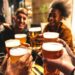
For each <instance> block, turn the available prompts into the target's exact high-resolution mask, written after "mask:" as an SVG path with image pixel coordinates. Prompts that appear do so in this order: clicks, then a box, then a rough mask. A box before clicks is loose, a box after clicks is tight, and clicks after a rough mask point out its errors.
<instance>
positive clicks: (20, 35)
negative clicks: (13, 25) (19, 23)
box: [15, 34, 27, 44]
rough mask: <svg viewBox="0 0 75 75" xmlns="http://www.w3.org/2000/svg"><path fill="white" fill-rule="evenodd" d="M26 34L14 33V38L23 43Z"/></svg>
mask: <svg viewBox="0 0 75 75" xmlns="http://www.w3.org/2000/svg"><path fill="white" fill-rule="evenodd" d="M26 37H27V35H26V34H15V39H18V40H20V42H21V44H25V43H26V41H27V39H26Z"/></svg>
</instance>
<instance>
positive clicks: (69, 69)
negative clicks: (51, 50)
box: [58, 63, 74, 75]
mask: <svg viewBox="0 0 75 75" xmlns="http://www.w3.org/2000/svg"><path fill="white" fill-rule="evenodd" d="M58 68H59V70H61V71H62V72H63V73H64V74H66V75H71V73H72V71H73V69H74V66H72V65H70V64H69V65H68V64H67V63H66V64H65V63H62V64H60V65H59V66H58Z"/></svg>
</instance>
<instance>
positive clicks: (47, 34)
mask: <svg viewBox="0 0 75 75" xmlns="http://www.w3.org/2000/svg"><path fill="white" fill-rule="evenodd" d="M43 37H44V38H58V37H59V33H57V32H44V33H43Z"/></svg>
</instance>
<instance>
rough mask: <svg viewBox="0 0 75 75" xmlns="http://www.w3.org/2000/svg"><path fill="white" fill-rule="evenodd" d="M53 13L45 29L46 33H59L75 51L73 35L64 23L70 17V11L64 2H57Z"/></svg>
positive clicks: (53, 6) (52, 10)
mask: <svg viewBox="0 0 75 75" xmlns="http://www.w3.org/2000/svg"><path fill="white" fill-rule="evenodd" d="M51 8H52V9H51V12H50V13H49V16H48V22H49V23H48V24H47V25H46V27H45V28H44V32H47V31H50V32H58V33H59V38H61V39H63V40H64V41H66V43H67V44H68V45H69V47H70V48H71V49H72V50H73V43H72V34H71V31H70V29H69V28H68V27H67V26H66V25H65V24H64V23H63V22H62V20H63V19H66V18H67V17H68V16H69V11H68V10H67V7H66V6H65V4H64V3H63V2H55V3H54V4H53V5H52V6H51Z"/></svg>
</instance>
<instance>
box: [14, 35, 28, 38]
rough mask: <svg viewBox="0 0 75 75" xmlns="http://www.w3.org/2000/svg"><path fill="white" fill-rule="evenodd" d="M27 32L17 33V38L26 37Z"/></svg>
mask: <svg viewBox="0 0 75 75" xmlns="http://www.w3.org/2000/svg"><path fill="white" fill-rule="evenodd" d="M26 36H27V35H26V34H15V38H23V37H26Z"/></svg>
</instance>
